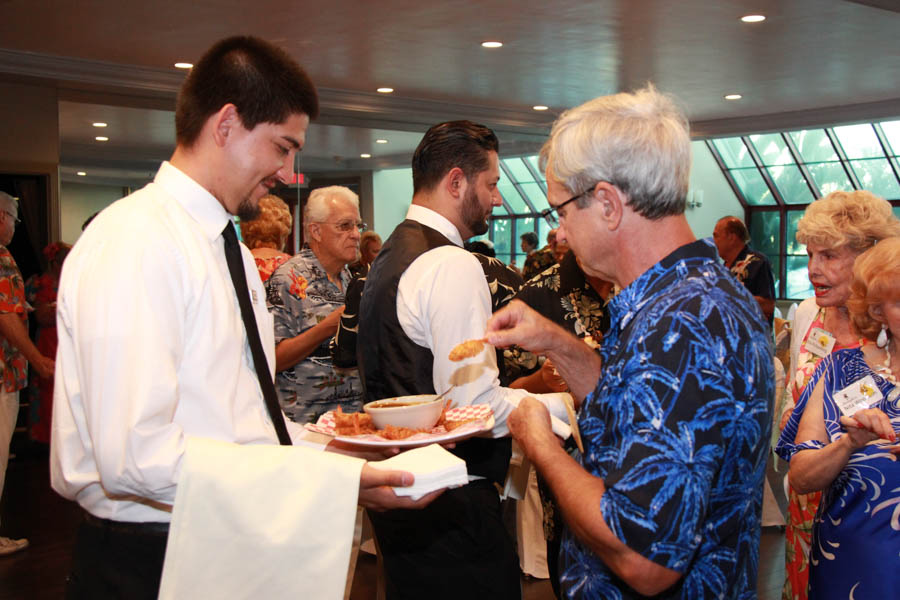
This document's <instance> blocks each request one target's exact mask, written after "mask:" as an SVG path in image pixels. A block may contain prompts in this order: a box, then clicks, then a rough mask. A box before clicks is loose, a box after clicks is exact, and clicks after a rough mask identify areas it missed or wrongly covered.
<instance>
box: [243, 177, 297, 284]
mask: <svg viewBox="0 0 900 600" xmlns="http://www.w3.org/2000/svg"><path fill="white" fill-rule="evenodd" d="M292 225H293V219H292V218H291V211H290V210H289V209H288V205H287V204H285V202H284V200H282V199H281V198H279V197H278V196H273V195H271V194H269V195H266V196H263V197H262V198H261V199H260V200H259V214H258V215H257V216H256V218H255V219H253V220H251V221H241V237H242V238H243V239H244V243H245V244H246V245H247V247H248V248H250V253H251V254H252V255H253V258H254V259H256V268H257V269H259V277H260V279H262V280H263V283H265V282H266V281H267V280H268V279H269V277H271V276H272V273H274V272H275V269H277V268H278V267H280V266H281V265H282V264H284V262H285V261H287V259H289V258H290V255H288V254H285V253H284V244H285V242H287V236H288V234H290V232H291V226H292Z"/></svg>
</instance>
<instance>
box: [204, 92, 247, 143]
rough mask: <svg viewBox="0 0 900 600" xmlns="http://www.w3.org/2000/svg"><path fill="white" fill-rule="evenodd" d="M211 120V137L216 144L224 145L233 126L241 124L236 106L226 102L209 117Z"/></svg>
mask: <svg viewBox="0 0 900 600" xmlns="http://www.w3.org/2000/svg"><path fill="white" fill-rule="evenodd" d="M210 118H211V119H212V121H213V128H212V131H213V139H214V140H215V142H216V145H218V146H224V145H225V142H227V141H228V136H230V135H231V133H232V131H233V130H234V128H235V127H237V126H241V125H242V123H241V117H240V115H238V111H237V107H236V106H235V105H234V104H231V103H228V104H226V105H225V106H223V107H222V108H220V109H219V112H217V113H215V114H214V115H213V116H212V117H210Z"/></svg>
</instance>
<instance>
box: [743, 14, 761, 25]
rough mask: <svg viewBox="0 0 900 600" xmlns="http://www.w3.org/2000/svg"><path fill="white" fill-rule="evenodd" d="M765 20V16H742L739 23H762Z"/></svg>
mask: <svg viewBox="0 0 900 600" xmlns="http://www.w3.org/2000/svg"><path fill="white" fill-rule="evenodd" d="M765 20H766V16H765V15H744V16H743V17H741V21H743V22H744V23H762V22H763V21H765Z"/></svg>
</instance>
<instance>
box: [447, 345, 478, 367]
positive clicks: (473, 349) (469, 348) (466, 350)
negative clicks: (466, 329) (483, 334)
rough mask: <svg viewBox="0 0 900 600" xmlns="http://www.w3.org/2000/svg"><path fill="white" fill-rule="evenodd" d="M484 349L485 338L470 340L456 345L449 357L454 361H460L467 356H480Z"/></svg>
mask: <svg viewBox="0 0 900 600" xmlns="http://www.w3.org/2000/svg"><path fill="white" fill-rule="evenodd" d="M482 350H484V340H468V341H466V342H463V343H461V344H457V345H456V346H454V347H453V350H451V351H450V355H449V356H448V357H447V358H449V359H450V360H452V361H453V362H459V361H461V360H465V359H467V358H472V357H473V356H478V355H479V354H481V351H482Z"/></svg>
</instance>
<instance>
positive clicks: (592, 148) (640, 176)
mask: <svg viewBox="0 0 900 600" xmlns="http://www.w3.org/2000/svg"><path fill="white" fill-rule="evenodd" d="M540 164H541V169H546V170H547V171H548V175H549V176H550V177H553V178H555V179H556V180H557V181H559V182H560V183H562V184H563V185H564V186H565V187H566V188H567V189H568V190H570V191H571V192H572V193H573V194H577V193H579V192H585V191H588V190H590V189H592V188H593V186H595V185H596V184H597V183H598V182H600V181H605V182H608V183H611V184H613V185H615V186H616V187H617V188H619V189H620V190H622V192H624V193H625V194H626V195H627V197H628V205H629V206H631V208H632V209H633V210H634V211H635V212H637V213H638V214H640V215H641V216H643V217H645V218H647V219H658V218H661V217H665V216H669V215H678V214H682V213H683V212H684V210H685V199H686V197H687V190H688V179H689V177H690V171H691V139H690V130H689V125H688V120H687V117H686V116H685V114H684V112H682V111H681V109H680V108H678V106H676V104H675V102H674V100H673V99H672V98H670V97H669V96H667V95H665V94H661V93H660V92H658V91H657V90H656V88H655V87H654V86H653V84H648V85H647V87H645V88H643V89H640V90H638V91H636V92H634V93H621V94H615V95H612V96H601V97H600V98H595V99H593V100H590V101H588V102H585V103H584V104H582V105H581V106H578V107H576V108H573V109H570V110H567V111H566V112H564V113H563V114H562V115H561V116H560V117H559V119H557V120H556V122H555V123H554V124H553V129H552V130H551V132H550V137H549V139H548V140H547V142H546V143H545V144H544V147H543V148H541V163H540ZM587 203H588V200H587V198H582V199H579V201H578V204H579V206H582V207H583V206H586V205H587Z"/></svg>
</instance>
